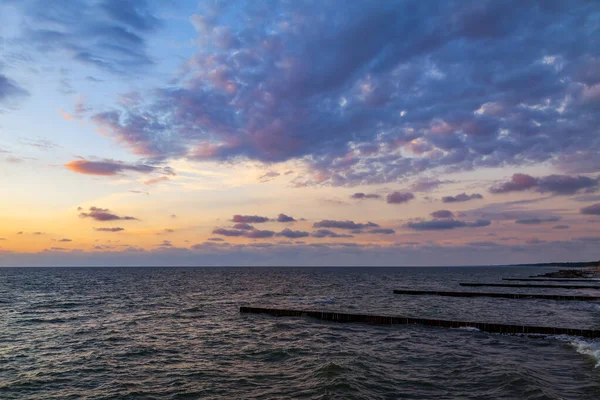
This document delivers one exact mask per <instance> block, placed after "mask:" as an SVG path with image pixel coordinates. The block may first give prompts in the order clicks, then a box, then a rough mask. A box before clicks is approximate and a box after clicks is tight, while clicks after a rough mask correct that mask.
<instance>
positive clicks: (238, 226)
mask: <svg viewBox="0 0 600 400" xmlns="http://www.w3.org/2000/svg"><path fill="white" fill-rule="evenodd" d="M233 229H239V230H241V231H251V230H252V229H254V227H253V226H252V225H250V224H246V223H243V222H242V223H239V224H235V225H234V226H233Z"/></svg>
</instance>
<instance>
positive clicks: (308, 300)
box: [290, 297, 335, 304]
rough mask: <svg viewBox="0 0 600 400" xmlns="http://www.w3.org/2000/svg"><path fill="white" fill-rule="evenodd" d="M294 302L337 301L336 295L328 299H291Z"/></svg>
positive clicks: (328, 302) (327, 302)
mask: <svg viewBox="0 0 600 400" xmlns="http://www.w3.org/2000/svg"><path fill="white" fill-rule="evenodd" d="M290 301H291V302H292V303H325V304H331V303H335V297H328V298H326V299H290Z"/></svg>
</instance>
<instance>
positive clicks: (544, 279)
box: [502, 278, 600, 283]
mask: <svg viewBox="0 0 600 400" xmlns="http://www.w3.org/2000/svg"><path fill="white" fill-rule="evenodd" d="M502 280H503V281H523V282H589V283H600V279H592V278H589V279H577V278H502Z"/></svg>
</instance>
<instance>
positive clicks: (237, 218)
mask: <svg viewBox="0 0 600 400" xmlns="http://www.w3.org/2000/svg"><path fill="white" fill-rule="evenodd" d="M231 220H232V221H233V222H240V223H248V224H261V223H263V222H268V221H269V218H267V217H260V216H258V215H239V214H236V215H234V216H233V218H232V219H231Z"/></svg>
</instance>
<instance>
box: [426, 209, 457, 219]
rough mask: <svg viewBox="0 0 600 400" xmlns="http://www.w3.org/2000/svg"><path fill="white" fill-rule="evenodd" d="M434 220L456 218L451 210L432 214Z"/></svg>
mask: <svg viewBox="0 0 600 400" xmlns="http://www.w3.org/2000/svg"><path fill="white" fill-rule="evenodd" d="M431 216H432V217H433V218H454V213H453V212H452V211H450V210H438V211H434V212H432V213H431Z"/></svg>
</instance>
